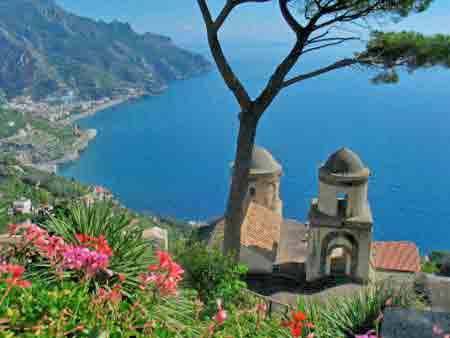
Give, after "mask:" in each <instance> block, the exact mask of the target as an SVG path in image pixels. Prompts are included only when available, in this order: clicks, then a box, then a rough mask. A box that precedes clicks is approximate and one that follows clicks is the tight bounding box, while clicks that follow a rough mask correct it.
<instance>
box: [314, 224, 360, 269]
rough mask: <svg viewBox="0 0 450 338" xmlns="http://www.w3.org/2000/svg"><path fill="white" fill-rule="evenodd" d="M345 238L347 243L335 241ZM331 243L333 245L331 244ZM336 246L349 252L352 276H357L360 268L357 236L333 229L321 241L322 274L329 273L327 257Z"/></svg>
mask: <svg viewBox="0 0 450 338" xmlns="http://www.w3.org/2000/svg"><path fill="white" fill-rule="evenodd" d="M340 238H342V239H344V241H345V242H347V243H346V244H342V243H336V244H333V241H335V240H338V239H340ZM330 244H331V245H330ZM336 248H344V250H345V251H346V253H347V254H349V256H350V261H351V262H350V274H351V276H356V273H357V270H358V254H359V243H358V241H357V240H356V238H355V236H354V235H353V234H351V233H349V232H346V231H333V232H330V233H329V234H327V235H326V236H325V238H324V239H323V240H322V243H321V254H320V269H321V274H322V276H326V273H327V271H326V270H327V259H328V257H329V255H330V254H331V253H332V251H333V250H334V249H336Z"/></svg>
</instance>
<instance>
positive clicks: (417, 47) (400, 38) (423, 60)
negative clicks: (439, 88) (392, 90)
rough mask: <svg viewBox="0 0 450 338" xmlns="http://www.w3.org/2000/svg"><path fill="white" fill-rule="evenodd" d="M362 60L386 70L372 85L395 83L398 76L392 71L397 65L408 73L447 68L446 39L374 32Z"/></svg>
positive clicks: (449, 55)
mask: <svg viewBox="0 0 450 338" xmlns="http://www.w3.org/2000/svg"><path fill="white" fill-rule="evenodd" d="M365 56H366V57H371V58H373V59H374V60H378V61H377V62H380V63H382V64H383V65H384V66H385V68H387V69H388V71H386V72H384V73H382V74H381V75H379V76H378V77H377V78H375V82H383V80H387V81H384V82H394V81H393V80H395V82H396V81H397V80H398V76H397V74H396V73H395V72H394V71H393V70H392V69H393V68H395V67H396V66H399V65H400V66H405V67H407V68H408V69H409V70H410V71H414V70H415V69H417V68H426V67H432V66H438V65H439V66H444V67H450V36H447V35H443V34H436V35H433V36H425V35H423V34H419V33H415V32H389V33H384V32H379V31H378V32H374V33H373V34H372V37H371V39H370V41H369V42H368V44H367V52H366V55H365ZM389 69H390V70H389Z"/></svg>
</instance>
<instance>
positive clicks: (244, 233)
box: [241, 202, 282, 251]
mask: <svg viewBox="0 0 450 338" xmlns="http://www.w3.org/2000/svg"><path fill="white" fill-rule="evenodd" d="M281 222H282V218H281V216H280V215H279V214H277V213H275V212H273V211H272V210H270V209H268V208H266V207H263V206H261V205H259V204H256V203H253V202H252V203H250V205H249V207H248V209H247V214H246V216H245V219H244V222H243V223H242V227H241V243H242V245H245V246H247V247H251V246H256V247H259V248H263V249H266V250H269V251H271V250H272V249H273V246H274V244H275V243H278V242H279V241H280V227H281Z"/></svg>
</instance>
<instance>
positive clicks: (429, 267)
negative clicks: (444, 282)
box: [422, 262, 440, 274]
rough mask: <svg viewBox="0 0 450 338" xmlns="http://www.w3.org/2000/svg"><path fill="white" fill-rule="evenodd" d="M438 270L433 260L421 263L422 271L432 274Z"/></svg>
mask: <svg viewBox="0 0 450 338" xmlns="http://www.w3.org/2000/svg"><path fill="white" fill-rule="evenodd" d="M439 271H440V269H439V266H438V265H437V264H436V263H435V262H426V263H424V264H422V272H425V273H432V274H434V273H438V272H439Z"/></svg>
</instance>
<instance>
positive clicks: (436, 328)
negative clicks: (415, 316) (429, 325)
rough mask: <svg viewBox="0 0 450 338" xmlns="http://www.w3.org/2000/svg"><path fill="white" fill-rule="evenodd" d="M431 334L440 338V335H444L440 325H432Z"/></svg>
mask: <svg viewBox="0 0 450 338" xmlns="http://www.w3.org/2000/svg"><path fill="white" fill-rule="evenodd" d="M433 333H434V334H435V335H438V336H441V335H442V334H444V330H443V329H442V327H441V325H440V324H435V325H433Z"/></svg>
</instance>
